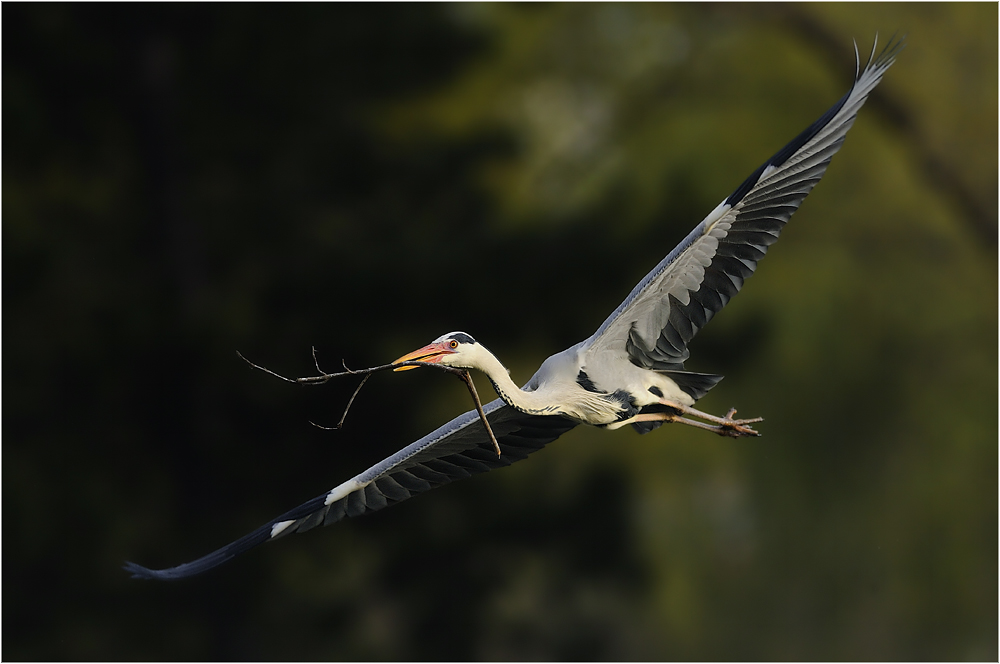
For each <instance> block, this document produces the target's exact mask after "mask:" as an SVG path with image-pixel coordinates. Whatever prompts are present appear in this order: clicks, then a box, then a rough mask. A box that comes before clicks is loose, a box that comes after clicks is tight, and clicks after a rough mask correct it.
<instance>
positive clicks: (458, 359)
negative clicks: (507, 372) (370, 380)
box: [393, 332, 492, 371]
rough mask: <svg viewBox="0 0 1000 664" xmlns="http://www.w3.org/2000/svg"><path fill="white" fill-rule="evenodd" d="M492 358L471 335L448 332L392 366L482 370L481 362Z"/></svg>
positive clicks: (400, 369) (401, 369)
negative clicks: (418, 364)
mask: <svg viewBox="0 0 1000 664" xmlns="http://www.w3.org/2000/svg"><path fill="white" fill-rule="evenodd" d="M487 356H489V357H492V355H491V354H490V352H489V351H488V350H486V349H485V348H484V347H483V346H481V345H480V344H479V342H477V341H476V340H475V339H473V338H472V336H471V335H469V334H466V333H465V332H449V333H448V334H443V335H441V336H440V337H438V338H437V339H435V340H434V341H432V342H431V343H429V344H427V345H426V346H424V347H423V348H418V349H417V350H415V351H413V352H412V353H407V354H406V355H404V356H403V357H401V358H399V359H397V360H395V361H394V362H393V364H397V363H399V362H408V361H419V362H429V363H431V364H443V365H446V366H449V367H457V368H459V369H479V370H481V371H482V370H483V369H484V367H485V365H484V363H483V360H484V359H485V358H486V357H487ZM416 368H417V367H415V366H408V367H399V368H397V369H393V371H406V370H407V369H416Z"/></svg>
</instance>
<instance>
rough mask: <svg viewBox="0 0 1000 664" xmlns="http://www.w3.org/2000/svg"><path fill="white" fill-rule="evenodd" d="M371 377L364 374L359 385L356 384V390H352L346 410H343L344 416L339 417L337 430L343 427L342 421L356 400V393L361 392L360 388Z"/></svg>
mask: <svg viewBox="0 0 1000 664" xmlns="http://www.w3.org/2000/svg"><path fill="white" fill-rule="evenodd" d="M371 377H372V375H371V374H365V377H364V378H362V379H361V382H360V383H358V388H357V389H356V390H354V394H352V395H351V399H350V401H348V402H347V408H345V409H344V414H343V415H342V416H341V418H340V421H339V422H337V428H338V429H340V428H342V427H343V426H344V420H346V419H347V411H349V410H350V409H351V404H352V403H354V399H355V398H357V396H358V392H360V391H361V388H362V387H364V386H365V383H367V382H368V379H369V378H371Z"/></svg>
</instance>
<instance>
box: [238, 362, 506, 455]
mask: <svg viewBox="0 0 1000 664" xmlns="http://www.w3.org/2000/svg"><path fill="white" fill-rule="evenodd" d="M312 353H313V363H314V364H315V365H316V371H318V372H319V373H320V375H319V376H307V377H305V378H286V377H284V376H282V375H281V374H278V373H275V372H273V371H271V370H270V369H268V368H266V367H262V366H260V365H259V364H254V363H253V362H251V361H250V360H248V359H247V358H245V357H243V353H241V352H239V351H236V354H237V355H239V356H240V358H241V359H242V360H243V361H244V362H246V363H247V364H249V365H250V366H251V367H253V368H254V369H259V370H260V371H263V372H264V373H267V374H271V375H272V376H274V377H275V378H280V379H281V380H283V381H285V382H286V383H296V384H298V385H322V384H324V383H326V382H328V381H329V380H330V379H331V378H340V377H341V376H357V375H359V374H362V375H364V378H363V379H362V380H361V383H360V384H359V385H358V387H357V388H356V389H355V390H354V394H352V395H351V399H350V400H349V401H348V402H347V407H346V408H345V409H344V415H343V416H342V417H341V418H340V422H338V423H337V426H336V427H324V426H320V425H318V424H316V423H315V422H309V424H312V425H313V426H315V427H318V428H320V429H325V430H327V431H329V430H332V429H334V428H337V429H340V428H341V427H343V425H344V420H345V419H347V411H349V410H350V409H351V404H353V403H354V399H355V398H356V397H357V396H358V393H359V392H360V391H361V388H362V387H364V385H365V383H367V382H368V379H369V378H370V377H371V375H372V374H373V373H376V372H378V371H388V370H390V369H398V368H399V367H428V368H430V369H437V370H438V371H444V372H445V373H450V374H454V375H456V376H458V377H459V378H461V379H462V380H463V381H465V384H466V386H467V387H468V388H469V394H471V395H472V401H473V402H474V403H475V404H476V411H477V412H478V413H479V419H481V420H482V421H483V426H485V427H486V432H487V433H488V434H489V435H490V440H492V441H493V447H494V449H496V452H497V456H498V457H499V456H500V443H498V442H497V438H496V436H495V435H494V434H493V429H491V428H490V423H489V421H488V420H487V419H486V413H485V412H483V404H482V402H480V400H479V394H478V393H477V392H476V386H475V384H474V383H473V382H472V376H471V375H470V374H469V372H468V370H466V369H458V368H456V367H449V366H445V365H442V364H434V363H431V362H420V361H417V360H407V361H406V362H398V363H395V364H383V365H380V366H377V367H369V368H368V369H358V370H352V369H348V368H347V363H346V362H343V361H342V362H341V363H342V364H343V365H344V371H341V372H337V373H326V372H325V371H323V370H322V369H320V368H319V361H318V360H317V359H316V348H315V346H314V347H313V351H312Z"/></svg>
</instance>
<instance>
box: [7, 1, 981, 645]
mask: <svg viewBox="0 0 1000 664" xmlns="http://www.w3.org/2000/svg"><path fill="white" fill-rule="evenodd" d="M2 11H3V15H2V18H3V138H4V141H3V313H4V319H3V359H4V363H3V386H4V388H5V389H4V398H3V414H4V417H3V436H4V446H3V536H4V537H3V544H4V546H3V652H2V656H3V659H5V660H8V661H10V660H25V659H28V660H66V659H71V660H123V659H124V660H150V659H151V660H192V659H193V660H225V659H251V660H256V659H264V660H273V659H277V660H313V659H318V660H338V659H355V660H357V659H380V660H395V659H408V660H422V659H434V660H442V659H444V660H449V659H584V660H589V659H667V660H670V659H684V660H701V659H710V660H716V659H721V660H726V659H737V660H749V659H777V660H782V659H800V660H801V659H807V660H816V659H820V660H830V659H833V660H837V659H864V660H884V659H889V660H896V659H904V660H912V659H935V660H953V659H984V660H993V661H995V660H996V658H997V396H998V395H997V372H996V369H997V217H996V208H997V124H996V119H997V29H996V26H997V6H996V5H995V4H976V5H970V4H948V5H936V4H921V5H907V4H892V5H869V4H864V5H827V4H821V5H815V4H814V5H806V6H803V5H780V6H769V5H741V6H727V5H711V6H700V5H681V6H664V5H601V4H588V5H527V6H508V5H464V4H458V5H446V6H443V5H405V6H393V5H382V4H375V5H340V4H338V5H315V4H308V5H280V6H273V5H231V4H224V5H188V4H184V5H155V4H142V5H128V4H124V5H122V4H116V5H69V6H67V5H53V4H46V5H30V4H9V3H5V4H4V6H3V10H2ZM897 29H898V30H900V31H901V32H906V33H908V34H909V37H908V47H907V48H906V50H905V51H904V52H903V53H902V54H901V55H900V56H899V59H898V62H897V64H896V65H895V66H894V67H893V68H892V69H891V70H890V71H889V72H888V74H887V76H886V78H885V81H884V83H883V85H882V86H880V87H879V89H878V90H877V91H876V93H875V95H874V97H873V98H872V99H871V101H870V103H869V104H868V105H867V106H866V107H865V108H864V109H863V110H862V112H861V114H860V116H859V118H858V121H857V124H856V126H855V128H854V129H853V130H852V132H851V134H850V135H849V137H848V139H847V142H846V144H845V147H844V149H843V150H842V152H841V153H840V154H839V155H838V156H837V157H836V158H835V159H834V161H833V164H832V166H831V168H830V171H829V173H828V175H827V177H826V178H825V179H824V181H823V182H822V183H821V184H820V185H819V186H818V187H817V189H816V191H815V192H814V193H813V194H812V195H811V196H810V198H809V199H808V200H806V202H805V203H804V205H803V206H802V209H801V211H800V212H799V213H797V214H796V215H795V217H794V218H793V220H792V223H791V224H790V225H789V227H788V229H787V231H786V233H785V234H784V235H783V237H782V241H781V242H779V243H778V244H777V245H776V246H775V247H774V248H773V249H772V251H771V253H770V254H769V255H768V257H767V258H766V259H765V260H764V261H763V262H762V263H761V265H760V268H759V270H758V273H757V275H756V276H755V277H754V278H753V279H752V280H751V281H749V282H748V284H747V287H746V288H745V289H744V292H743V293H741V295H740V296H739V297H738V298H736V299H735V300H734V302H733V303H732V304H731V305H730V306H729V307H727V309H726V310H725V311H724V312H723V313H722V314H720V315H719V316H718V317H717V318H716V319H715V320H714V321H713V322H712V325H710V326H709V327H708V328H707V329H706V330H705V331H704V332H703V333H702V334H701V335H700V336H699V338H698V339H697V340H696V342H695V344H694V346H693V353H694V356H693V357H694V359H693V360H692V361H691V362H690V363H689V368H691V369H694V370H701V371H709V372H714V373H724V374H726V376H727V378H726V380H725V381H723V382H722V383H721V384H720V385H719V386H718V387H716V388H715V390H713V392H712V393H711V394H710V395H709V396H708V397H706V398H705V399H704V400H702V401H701V402H700V407H702V408H704V409H706V410H709V411H712V412H718V413H722V412H724V411H725V410H726V409H727V408H728V407H729V406H737V407H739V409H740V414H741V415H745V416H754V415H763V416H765V418H766V421H765V422H764V423H763V424H762V425H761V426H760V428H761V430H762V431H763V433H764V437H763V438H761V439H757V440H737V441H733V440H728V439H721V438H718V437H715V436H712V435H710V434H707V433H705V432H701V431H695V430H678V428H677V427H664V428H662V429H659V430H657V431H656V432H654V433H652V434H650V435H647V436H643V437H639V436H637V435H636V434H635V433H634V432H633V431H631V429H628V430H620V431H616V432H604V431H598V430H593V429H584V428H582V427H581V428H578V429H576V430H574V431H573V432H571V433H570V434H568V435H566V436H565V437H564V438H563V439H561V440H559V441H557V442H556V443H554V444H552V445H551V446H549V447H548V448H546V449H545V450H544V451H542V452H540V453H539V454H537V455H535V456H533V457H532V458H531V459H529V460H527V461H525V462H523V463H520V464H517V465H515V466H513V467H511V468H508V469H505V470H503V471H499V472H496V473H491V474H488V475H484V476H479V477H476V478H474V479H471V480H466V481H463V482H460V483H457V484H454V485H450V486H448V487H446V488H443V489H439V490H436V491H434V492H431V493H429V494H427V495H424V496H420V497H419V498H416V499H414V500H411V501H408V502H406V503H404V504H401V505H398V506H395V507H393V508H392V509H389V510H385V511H384V512H380V513H378V514H374V515H371V516H369V517H365V518H363V519H358V520H354V521H347V522H343V523H340V524H337V525H336V526H335V527H331V528H329V529H321V530H317V531H313V532H309V533H307V534H305V535H301V536H294V537H292V538H289V539H285V540H282V541H280V542H278V543H274V544H268V545H265V546H263V547H261V548H259V549H256V550H254V551H252V552H250V553H249V554H247V555H245V556H243V557H241V558H239V559H237V560H235V561H233V562H232V563H230V564H228V565H226V566H225V567H222V568H219V569H217V570H215V571H213V572H211V573H209V574H206V575H204V576H202V577H198V578H194V579H190V580H187V581H183V582H178V583H171V584H162V583H152V582H139V581H133V580H131V579H129V578H128V576H127V575H126V574H125V573H124V572H123V571H122V570H121V568H120V566H121V564H122V563H123V562H124V561H125V560H134V561H136V562H139V563H141V564H144V565H149V566H153V567H165V566H170V565H175V564H179V563H181V562H185V561H188V560H190V559H192V558H195V557H197V556H200V555H202V554H204V553H207V552H208V551H210V550H212V549H214V548H216V547H218V546H221V545H222V544H225V543H226V542H229V541H230V540H232V539H235V538H236V537H238V536H241V535H243V534H244V533H245V532H248V531H249V530H251V529H252V528H254V527H256V526H258V525H260V524H262V523H264V522H266V521H267V520H268V519H270V518H272V517H274V516H276V515H278V514H280V513H282V512H284V511H286V510H287V509H290V508H291V507H294V506H295V505H297V504H299V503H301V502H304V501H305V500H307V499H310V498H312V497H314V496H316V495H319V494H321V493H323V492H325V491H327V490H329V489H330V488H332V487H333V486H335V485H336V484H339V483H340V482H341V481H343V480H345V479H347V478H349V477H351V476H353V475H354V474H356V473H357V472H360V471H361V470H363V469H364V468H366V467H368V466H369V465H371V464H372V463H374V462H376V461H378V460H380V459H382V458H383V457H385V456H387V455H389V454H391V453H393V452H394V451H396V450H397V449H399V448H400V447H402V446H403V445H404V444H406V443H408V442H410V441H412V440H414V439H415V438H416V437H418V436H420V435H422V434H424V433H426V432H427V431H429V430H431V429H432V428H434V427H436V426H438V425H440V424H441V423H443V422H445V421H447V419H448V418H450V417H452V416H454V415H456V414H458V413H460V412H463V411H464V410H466V409H468V407H469V403H468V397H467V395H466V394H465V393H464V391H463V388H462V386H461V384H460V383H458V382H457V381H454V380H453V379H451V378H450V377H447V376H444V375H440V374H437V373H433V372H408V373H406V374H381V375H378V376H376V377H375V378H373V379H372V381H370V383H369V385H368V386H367V387H366V388H365V390H364V391H363V392H362V393H361V395H360V396H359V398H358V400H357V402H356V403H355V405H354V407H353V410H352V412H351V415H350V417H349V418H348V420H347V425H346V427H345V429H344V430H342V431H339V432H329V431H322V430H320V429H317V428H315V427H312V426H311V425H310V424H309V423H308V421H309V420H313V421H315V422H317V423H320V424H325V425H332V424H334V423H335V422H336V421H337V419H339V417H340V414H341V412H342V409H343V406H344V404H345V403H346V400H347V398H348V397H349V395H350V391H351V390H352V389H353V387H354V384H353V382H350V381H348V382H345V383H343V384H331V385H328V386H325V387H316V388H311V389H305V388H298V387H295V386H291V385H288V384H285V383H282V382H280V381H278V380H277V379H274V378H272V377H269V376H267V375H265V374H262V373H259V372H254V371H252V370H251V369H249V368H248V367H247V366H246V365H245V364H244V363H243V362H242V361H241V360H239V358H238V357H237V356H236V352H235V351H236V350H240V351H241V352H243V353H244V354H246V355H247V356H248V357H249V358H251V359H253V360H254V361H257V362H259V363H261V364H264V365H266V366H268V367H269V368H272V369H274V370H275V371H278V372H280V373H283V374H286V375H307V374H310V373H312V372H313V371H314V368H313V366H312V359H311V357H310V347H311V346H312V345H315V346H316V347H317V351H318V354H319V358H320V361H321V363H322V364H323V365H324V366H325V368H327V369H334V368H336V367H337V366H338V365H339V363H340V361H341V359H344V360H346V361H347V362H348V363H349V364H350V365H352V366H354V367H361V366H370V365H374V364H381V363H384V362H386V361H389V360H391V359H393V358H395V357H397V356H398V355H400V354H402V353H404V352H406V351H409V350H412V349H414V348H416V347H418V346H421V345H423V344H425V343H427V342H428V341H430V340H431V339H433V338H434V337H436V336H438V335H439V334H441V333H444V332H448V331H451V330H455V329H462V330H466V331H468V332H470V333H471V334H473V335H474V336H475V337H476V338H477V339H479V340H480V341H482V342H483V343H484V344H485V345H487V346H488V347H489V348H490V349H491V350H493V351H494V352H495V353H496V354H497V355H498V356H499V357H500V358H501V359H502V361H504V362H505V364H506V365H507V366H508V367H509V368H510V369H511V371H512V375H513V376H514V378H515V379H516V380H518V381H525V380H527V378H528V377H529V376H530V375H531V373H532V372H533V371H534V369H535V368H536V367H537V365H538V364H539V363H540V362H541V361H542V360H543V359H544V358H545V357H546V356H547V355H549V354H551V353H553V352H557V351H559V350H561V349H563V348H565V347H567V346H569V345H571V344H573V343H575V342H577V341H579V340H581V339H583V338H585V337H587V336H589V335H590V334H591V333H592V332H593V330H594V329H595V328H596V327H597V325H599V324H600V322H601V321H602V320H603V318H604V317H605V316H606V315H607V314H608V313H609V312H610V311H611V310H612V309H613V308H614V307H615V306H616V305H617V304H618V303H619V302H620V301H621V299H622V298H623V297H624V296H625V295H626V294H627V293H628V291H629V290H630V289H631V287H632V286H633V284H634V283H635V282H636V281H637V280H638V279H639V278H640V277H641V276H642V275H643V274H644V273H645V272H646V271H647V270H648V269H649V268H650V267H651V266H652V265H654V264H655V263H656V262H657V261H658V260H659V259H660V258H662V256H663V255H665V254H666V253H667V252H668V251H669V249H670V248H671V247H672V246H673V245H674V244H675V243H676V242H677V241H678V240H679V239H680V238H681V237H683V235H684V234H686V233H687V231H688V230H689V229H690V228H691V227H692V226H693V225H694V224H695V223H697V222H698V221H699V220H700V219H701V218H702V217H703V216H704V215H705V214H706V213H707V212H708V211H709V210H711V209H712V208H714V207H715V206H716V205H717V204H718V202H719V201H721V200H722V199H723V198H724V197H725V196H727V195H728V194H729V193H730V192H731V191H732V189H734V188H735V186H736V185H737V184H738V183H739V182H740V181H742V179H743V178H744V177H746V175H748V174H749V173H750V172H751V171H752V170H753V169H754V168H756V167H757V166H758V165H759V164H760V163H761V162H762V161H763V160H764V159H765V158H766V157H768V156H769V155H770V154H772V153H773V152H774V151H776V150H777V149H778V148H779V147H781V146H782V145H783V144H784V143H785V142H786V141H787V140H789V139H790V138H791V137H792V136H794V135H795V134H797V133H798V132H799V131H800V130H801V129H802V128H804V127H805V126H807V125H808V124H809V123H811V122H812V121H813V120H814V119H815V118H816V117H818V116H819V115H820V114H821V113H822V112H823V111H824V110H825V109H826V108H827V107H829V106H830V105H831V104H832V103H833V102H834V101H835V100H836V99H837V98H839V97H840V96H841V95H842V94H843V93H844V92H845V91H846V90H847V88H848V86H849V84H850V80H851V76H852V75H853V73H854V62H853V55H854V54H853V52H852V47H851V39H852V38H856V39H857V40H858V43H859V47H860V49H861V51H862V53H864V52H865V51H866V50H867V49H868V48H870V44H871V39H872V37H873V35H874V34H875V32H876V31H881V33H880V34H881V36H880V39H881V40H882V41H883V42H884V41H885V40H886V38H887V37H888V36H889V35H890V34H891V33H892V32H893V31H894V30H897ZM862 57H864V56H862ZM480 391H481V393H484V394H488V395H490V397H491V398H492V393H491V392H490V391H489V387H488V385H487V384H486V383H485V381H482V382H481V384H480Z"/></svg>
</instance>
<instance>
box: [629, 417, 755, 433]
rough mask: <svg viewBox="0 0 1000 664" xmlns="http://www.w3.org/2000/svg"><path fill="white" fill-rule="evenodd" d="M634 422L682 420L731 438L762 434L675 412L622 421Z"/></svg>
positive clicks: (684, 422) (745, 427) (746, 428)
mask: <svg viewBox="0 0 1000 664" xmlns="http://www.w3.org/2000/svg"><path fill="white" fill-rule="evenodd" d="M720 419H722V418H720ZM739 421H740V420H734V422H739ZM634 422H680V423H681V424H687V425H689V426H693V427H698V428H699V429H705V430H706V431H711V432H712V433H717V434H719V435H720V436H729V437H730V438H739V437H740V436H759V435H760V433H758V432H756V431H754V430H753V429H751V428H750V427H748V426H742V425H737V426H735V427H734V426H732V425H730V426H725V425H722V424H706V423H705V422H699V421H697V420H689V419H688V418H686V417H681V416H680V415H674V414H673V413H642V414H640V415H636V416H635V417H630V418H629V419H628V420H626V421H624V422H622V424H632V423H634ZM609 428H610V427H609Z"/></svg>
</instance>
